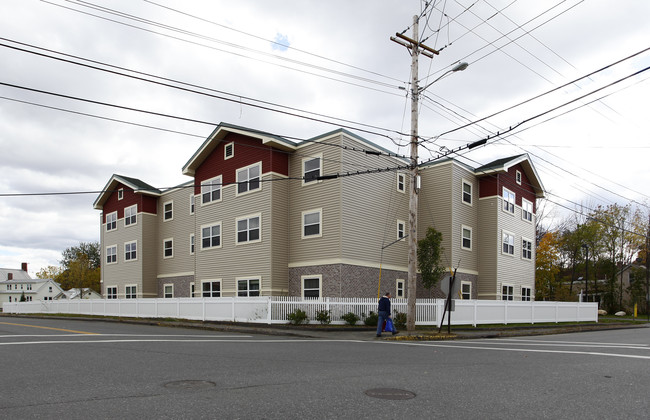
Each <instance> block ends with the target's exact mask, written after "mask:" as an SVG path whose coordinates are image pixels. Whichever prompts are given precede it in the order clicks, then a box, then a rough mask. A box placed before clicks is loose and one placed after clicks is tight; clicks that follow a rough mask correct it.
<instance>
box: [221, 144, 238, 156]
mask: <svg viewBox="0 0 650 420" xmlns="http://www.w3.org/2000/svg"><path fill="white" fill-rule="evenodd" d="M228 146H232V149H231V150H232V154H231V155H230V156H228V155H227V154H226V151H227V150H228ZM233 157H235V142H234V141H231V142H230V143H226V144H224V145H223V160H228V159H231V158H233Z"/></svg>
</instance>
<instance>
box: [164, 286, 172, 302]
mask: <svg viewBox="0 0 650 420" xmlns="http://www.w3.org/2000/svg"><path fill="white" fill-rule="evenodd" d="M168 286H169V287H171V288H172V295H171V296H170V297H167V296H166V295H167V292H166V291H165V289H166V288H167V287H168ZM173 297H174V284H173V283H165V284H163V298H164V299H172V298H173Z"/></svg>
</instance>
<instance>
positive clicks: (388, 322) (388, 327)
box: [384, 318, 395, 332]
mask: <svg viewBox="0 0 650 420" xmlns="http://www.w3.org/2000/svg"><path fill="white" fill-rule="evenodd" d="M384 330H385V331H390V332H394V331H395V327H393V320H392V319H390V318H388V319H387V320H386V328H385V329H384Z"/></svg>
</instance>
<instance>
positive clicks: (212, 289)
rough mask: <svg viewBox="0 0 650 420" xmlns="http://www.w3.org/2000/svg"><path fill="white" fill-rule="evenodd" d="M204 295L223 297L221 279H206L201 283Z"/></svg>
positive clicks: (202, 294)
mask: <svg viewBox="0 0 650 420" xmlns="http://www.w3.org/2000/svg"><path fill="white" fill-rule="evenodd" d="M201 296H202V297H221V282H220V281H204V282H202V283H201Z"/></svg>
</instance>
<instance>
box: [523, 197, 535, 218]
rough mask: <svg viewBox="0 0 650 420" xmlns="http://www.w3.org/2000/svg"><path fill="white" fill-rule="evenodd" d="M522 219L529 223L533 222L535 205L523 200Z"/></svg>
mask: <svg viewBox="0 0 650 420" xmlns="http://www.w3.org/2000/svg"><path fill="white" fill-rule="evenodd" d="M521 218H522V219H524V220H527V221H529V222H532V221H533V203H531V202H530V201H528V200H524V199H523V198H522V199H521Z"/></svg>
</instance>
